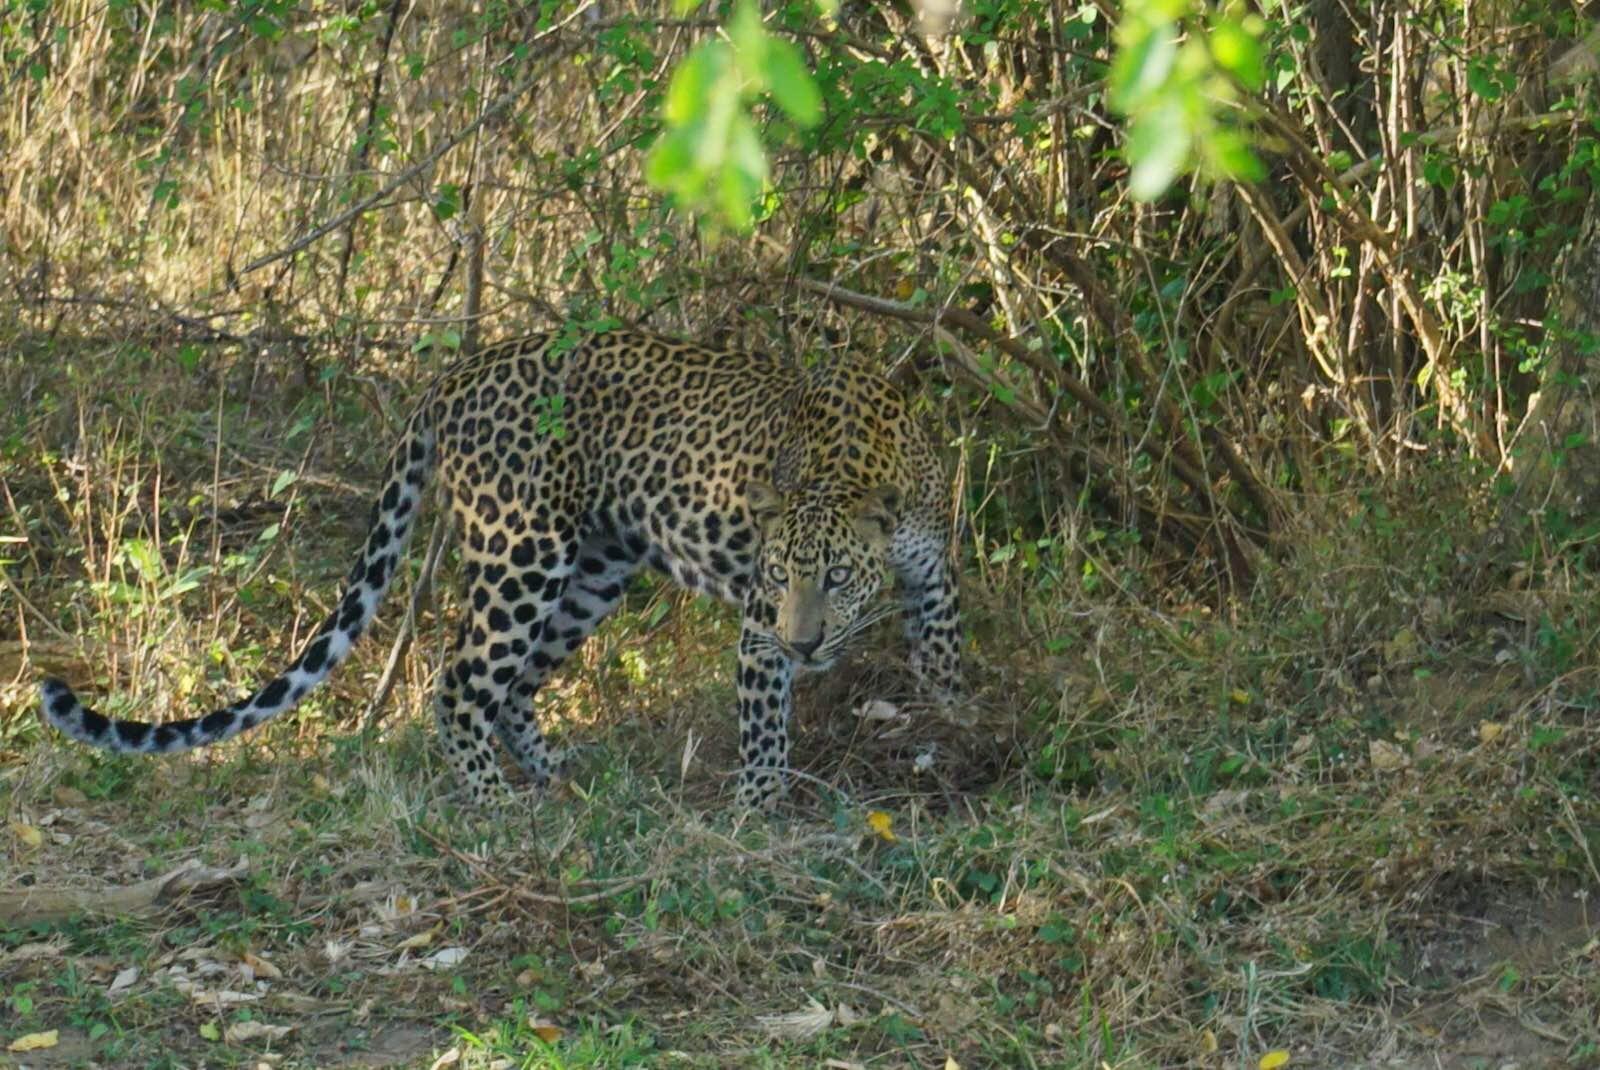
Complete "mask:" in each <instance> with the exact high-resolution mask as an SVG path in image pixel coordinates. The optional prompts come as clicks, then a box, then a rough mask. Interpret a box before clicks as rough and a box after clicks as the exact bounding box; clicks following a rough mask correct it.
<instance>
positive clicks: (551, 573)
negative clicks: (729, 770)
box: [40, 328, 961, 810]
mask: <svg viewBox="0 0 1600 1070" xmlns="http://www.w3.org/2000/svg"><path fill="white" fill-rule="evenodd" d="M430 482H431V483H432V484H435V485H436V486H437V498H438V499H439V500H441V501H442V502H443V503H444V506H445V508H447V509H448V510H449V512H450V514H451V519H453V522H454V525H455V531H456V535H457V544H458V546H459V553H460V566H459V567H460V573H461V584H462V595H461V598H462V601H461V606H460V620H459V623H458V624H457V627H456V629H455V641H454V646H453V649H452V652H451V653H450V654H448V655H447V656H446V658H445V660H444V663H443V664H442V665H441V666H440V670H439V675H438V678H437V683H436V685H435V693H434V696H433V712H434V721H435V725H436V730H437V734H438V739H439V741H440V745H441V746H442V749H443V752H444V755H445V757H446V759H447V766H448V779H449V780H450V782H451V783H452V784H453V786H454V787H455V788H457V789H459V794H460V795H462V796H464V797H465V798H466V800H468V801H469V802H471V803H474V804H478V805H490V804H493V803H494V802H495V800H497V799H498V798H500V797H502V795H503V794H504V792H505V791H506V790H508V788H509V784H508V781H507V779H506V777H505V776H503V775H502V771H501V764H500V761H499V758H498V757H497V754H496V750H495V746H494V743H493V741H494V740H496V739H497V740H498V742H499V744H500V747H501V748H503V750H504V751H505V752H507V753H508V754H509V756H510V759H511V761H512V764H513V765H514V766H515V767H518V768H520V770H521V772H522V775H523V776H524V777H525V778H526V780H527V781H529V782H531V784H532V785H533V786H534V787H535V788H536V789H543V788H545V787H546V786H547V785H549V783H550V781H551V776H552V772H553V763H552V750H551V748H550V747H549V745H548V743H547V741H546V738H545V736H544V734H543V733H542V732H541V731H540V728H539V724H538V721H537V718H536V717H535V713H534V698H535V696H536V695H537V693H538V692H539V690H540V688H541V686H542V685H543V684H544V683H545V681H546V680H547V679H548V678H549V676H550V674H551V673H552V672H554V671H555V670H556V669H557V668H558V667H560V666H561V665H562V663H564V662H565V661H567V659H569V658H570V657H572V655H573V654H574V653H575V652H576V651H577V650H578V649H579V647H581V646H582V645H583V643H584V641H585V640H586V639H587V638H588V637H589V636H590V635H591V634H592V633H593V632H594V631H595V628H596V627H597V626H598V625H599V624H600V622H601V621H602V620H604V619H605V618H606V617H607V616H608V615H609V614H610V613H612V612H613V611H614V610H616V609H617V607H618V606H619V604H621V603H622V601H623V598H624V594H625V591H626V590H627V589H628V587H629V584H630V581H631V580H632V579H633V577H634V576H635V574H636V573H638V572H640V571H641V570H643V569H650V570H653V571H654V572H656V573H660V574H663V575H664V576H666V577H668V578H670V580H671V581H673V582H674V583H676V584H677V585H679V586H681V587H683V588H686V589H688V590H690V591H692V592H696V593H700V594H705V595H709V596H711V597H713V598H716V599H719V600H721V601H723V602H726V603H729V604H731V605H733V606H735V607H737V608H738V609H739V611H740V614H741V616H740V628H739V639H738V648H737V669H736V672H735V677H734V685H735V687H734V690H735V692H736V695H737V705H738V731H739V744H738V756H739V761H740V768H739V771H738V774H737V782H736V788H735V800H736V803H737V805H739V806H741V807H746V808H752V809H766V810H770V809H771V808H772V807H773V805H774V804H775V803H776V801H777V800H779V799H780V798H782V797H784V796H785V795H786V794H787V792H788V783H789V780H790V778H791V772H790V768H789V757H790V740H789V735H790V720H791V715H792V711H793V703H794V697H793V696H794V680H795V677H796V675H797V674H799V673H808V672H814V671H820V670H823V669H826V668H828V667H829V666H830V665H833V664H834V663H835V662H836V661H838V660H839V658H840V656H841V654H843V653H844V652H845V651H846V649H847V648H849V647H850V646H851V645H852V643H853V641H855V640H856V639H857V638H858V637H859V636H861V635H862V634H863V633H864V632H865V631H866V629H867V628H869V627H870V626H871V625H872V624H874V623H875V622H876V621H877V620H879V619H881V618H882V617H884V616H885V615H887V614H890V613H893V612H894V611H895V610H896V608H899V609H900V610H901V612H902V613H903V616H904V624H903V630H904V635H905V638H906V640H907V641H908V646H909V651H910V664H911V669H912V670H913V674H914V677H915V678H916V679H917V680H918V681H920V683H921V685H922V686H923V687H924V688H925V689H927V690H930V691H931V692H933V693H934V694H936V695H938V696H940V697H941V698H942V699H945V700H949V699H951V698H952V697H954V696H955V695H957V694H958V693H959V691H960V687H961V633H960V616H959V605H958V602H959V598H958V590H957V577H956V568H955V565H954V555H953V547H952V542H953V538H954V527H953V507H952V497H951V483H950V481H949V479H948V477H947V476H946V474H945V471H944V469H943V467H942V465H941V463H940V459H939V456H938V454H937V452H936V451H935V449H934V446H933V443H932V441H931V439H930V438H929V436H928V435H927V433H926V432H925V431H924V430H923V428H922V427H921V425H920V422H919V420H918V419H917V417H916V415H915V414H914V412H913V410H912V409H911V407H910V406H909V405H908V403H907V402H906V400H905V398H904V397H903V396H902V395H901V393H900V392H899V391H898V390H897V389H896V387H895V386H894V385H893V384H892V383H890V382H889V381H888V380H887V379H885V378H884V377H882V376H881V375H879V374H877V373H876V372H874V371H872V370H870V369H869V368H867V367H865V366H864V365H863V364H862V363H860V362H859V361H858V360H857V359H854V358H852V357H848V356H847V357H829V358H826V359H823V360H819V361H816V362H813V363H811V364H810V365H809V366H806V365H803V364H801V363H799V362H797V361H794V360H791V359H788V358H786V357H781V356H770V355H765V354H762V353H758V352H745V351H741V350H739V349H734V348H724V347H720V346H716V345H708V344H701V343H697V342H692V341H684V340H679V339H673V338H669V337H665V336H660V335H656V334H651V333H647V332H643V331H637V330H632V329H620V328H619V329H614V330H603V331H594V332H590V333H575V332H573V331H570V330H553V331H547V332H544V333H538V334H532V335H529V336H526V337H521V338H516V339H511V340H507V341H503V342H499V343H495V344H491V345H487V346H484V347H483V348H481V349H480V350H479V351H477V352H476V353H475V354H473V355H471V356H467V357H462V358H459V359H458V360H456V361H455V362H454V363H453V364H450V365H447V366H446V367H445V368H444V369H443V370H442V371H440V372H439V373H438V374H437V375H436V376H435V377H434V378H433V380H432V381H431V383H430V384H429V385H428V386H427V387H426V388H425V389H424V391H423V393H422V395H421V397H420V399H419V401H418V402H417V404H416V405H415V406H414V407H413V408H412V409H411V411H410V415H409V417H408V418H407V420H406V423H405V426H404V431H403V433H402V435H401V436H400V438H399V441H398V443H397V444H395V445H394V447H393V449H392V452H391V453H390V455H389V458H388V463H387V467H386V468H385V470H384V475H383V477H382V484H381V485H382V489H381V491H380V492H379V493H378V496H377V499H376V501H375V502H374V504H373V506H372V510H371V519H370V522H369V524H368V527H367V530H366V536H365V541H364V543H363V545H362V548H361V551H360V553H359V554H358V556H357V559H356V561H355V563H354V566H353V567H352V568H351V569H350V572H349V574H348V576H347V577H346V579H345V581H344V584H343V587H342V590H341V591H340V594H339V597H338V600H337V602H336V603H335V604H334V608H333V609H332V611H331V612H330V613H329V614H328V615H327V617H326V619H325V620H323V621H322V623H321V625H320V627H319V628H317V630H316V632H315V633H314V634H312V635H311V636H310V637H309V638H308V639H307V640H306V641H305V642H304V643H303V644H302V645H301V647H300V649H299V650H298V653H297V655H296V656H295V658H294V660H293V661H292V662H291V663H290V664H289V665H288V667H287V668H286V669H284V670H283V671H282V672H280V673H279V674H278V675H277V676H275V677H274V678H272V679H271V680H270V681H268V682H267V683H265V684H263V685H261V686H259V687H258V688H256V690H255V691H254V692H253V693H251V694H250V695H249V696H248V697H246V698H242V699H240V700H239V701H236V702H234V703H232V704H231V705H228V706H225V707H223V708H221V709H217V710H215V711H214V712H211V713H208V714H205V715H203V716H197V717H193V718H189V719H184V720H169V721H166V722H164V723H148V722H143V721H137V720H121V719H112V718H108V717H107V716H105V715H104V714H101V713H99V712H97V711H95V710H93V709H90V708H88V707H87V706H85V705H84V704H83V703H82V702H81V701H80V700H79V698H78V696H77V695H76V694H75V693H74V691H73V689H72V688H71V687H70V686H69V685H68V684H67V683H66V682H64V681H62V680H60V679H47V680H45V681H43V682H42V683H41V685H40V700H41V706H42V711H43V714H44V717H45V719H46V720H47V721H48V722H49V723H50V724H52V725H54V726H55V727H56V728H57V729H58V730H59V731H61V732H63V733H65V734H66V735H67V736H69V737H71V738H73V739H75V740H78V741H80V742H82V743H86V744H89V745H92V746H95V747H99V748H102V749H105V750H110V751H118V752H132V753H147V754H173V753H178V752H183V751H188V750H191V749H194V748H197V747H205V746H210V745H213V744H217V743H221V742H223V741H225V740H228V739H230V738H232V737H234V736H237V735H238V734H240V733H242V732H246V731H249V730H250V729H252V728H255V727H257V726H258V725H260V724H262V723H264V722H266V721H268V720H270V719H272V718H274V717H277V716H279V715H280V714H282V713H284V712H285V711H287V710H290V709H292V708H294V706H295V705H296V704H298V703H299V702H300V701H301V700H303V699H304V698H305V697H306V695H307V694H309V693H310V692H311V690H312V689H313V688H314V687H316V686H317V685H318V684H320V683H322V682H323V681H324V680H326V679H327V678H328V677H329V675H330V674H332V672H333V671H334V670H335V669H336V668H337V667H338V666H339V665H340V664H341V663H342V662H344V661H345V660H346V659H347V658H348V657H349V656H350V653H351V650H352V648H353V647H354V645H355V644H356V642H357V640H359V639H360V638H361V637H362V635H364V634H365V633H366V632H367V631H368V630H369V628H370V626H371V625H372V622H373V620H374V618H375V617H376V615H377V612H378V608H379V604H380V602H381V601H382V600H383V597H384V594H385V593H386V592H387V591H388V589H389V587H390V585H391V584H392V583H393V581H394V579H395V577H396V575H397V574H398V573H399V572H401V571H402V570H403V569H404V568H405V562H404V560H403V555H404V553H405V548H406V546H407V543H408V541H409V540H410V538H411V536H412V534H413V532H414V531H415V529H416V527H417V525H418V522H419V517H420V516H421V514H422V513H423V511H424V510H423V507H424V495H425V493H426V490H427V488H428V486H429V485H430ZM891 578H892V579H893V581H894V585H895V588H896V589H897V594H898V607H897V606H896V601H897V600H896V598H895V597H894V596H893V595H887V594H886V595H885V597H882V598H880V597H879V595H880V593H884V592H885V588H886V587H887V585H888V583H889V580H890V579H891Z"/></svg>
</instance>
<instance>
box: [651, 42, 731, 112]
mask: <svg viewBox="0 0 1600 1070" xmlns="http://www.w3.org/2000/svg"><path fill="white" fill-rule="evenodd" d="M728 58H729V57H728V46H727V45H725V44H723V43H722V42H721V41H710V42H707V43H706V44H703V45H701V46H699V47H698V48H696V49H695V50H694V51H693V52H690V53H689V54H688V55H687V56H686V57H684V60H683V62H682V63H680V64H679V65H678V69H677V70H676V71H675V72H673V75H672V82H671V84H670V85H668V86H667V99H666V101H665V102H664V103H663V104H662V106H661V114H662V116H663V117H664V118H665V119H666V120H667V124H668V125H669V126H685V125H687V124H689V123H692V122H695V121H696V120H699V119H700V118H702V117H703V116H704V115H705V109H706V102H707V101H708V100H709V99H710V97H711V90H712V87H713V86H715V85H716V83H717V82H718V81H719V80H720V79H722V78H723V77H725V76H726V74H727V71H728Z"/></svg>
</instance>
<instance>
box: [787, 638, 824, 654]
mask: <svg viewBox="0 0 1600 1070" xmlns="http://www.w3.org/2000/svg"><path fill="white" fill-rule="evenodd" d="M789 645H790V646H791V647H793V648H794V652H795V653H796V654H799V655H800V656H801V657H803V658H809V657H810V656H811V655H813V654H815V653H816V652H817V647H819V646H821V645H822V636H821V635H820V634H818V635H817V636H816V637H815V638H813V639H796V640H795V641H794V642H792V643H790V644H789Z"/></svg>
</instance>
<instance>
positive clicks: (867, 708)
mask: <svg viewBox="0 0 1600 1070" xmlns="http://www.w3.org/2000/svg"><path fill="white" fill-rule="evenodd" d="M856 716H857V717H860V718H861V719H862V720H864V721H892V720H894V719H895V718H896V717H898V716H900V707H898V706H896V705H895V704H894V703H892V702H885V701H883V699H881V698H875V699H873V700H872V701H871V702H864V703H862V704H861V705H859V706H857V707H856Z"/></svg>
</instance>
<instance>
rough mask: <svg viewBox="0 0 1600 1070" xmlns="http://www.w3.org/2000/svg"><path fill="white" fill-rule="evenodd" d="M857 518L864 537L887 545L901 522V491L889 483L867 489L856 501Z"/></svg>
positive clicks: (857, 524)
mask: <svg viewBox="0 0 1600 1070" xmlns="http://www.w3.org/2000/svg"><path fill="white" fill-rule="evenodd" d="M855 519H856V530H857V531H859V532H860V533H861V535H862V537H864V538H866V539H868V540H869V541H871V542H875V543H879V544H881V545H884V546H887V545H888V543H889V540H890V539H891V538H893V537H894V529H895V526H896V525H897V524H899V523H900V492H899V491H898V490H897V489H895V488H894V487H892V486H890V485H889V484H887V483H885V484H884V485H883V486H881V487H874V488H873V489H872V490H869V491H867V492H866V493H865V494H863V495H862V496H861V498H860V499H859V500H858V501H857V502H856V518H855Z"/></svg>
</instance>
